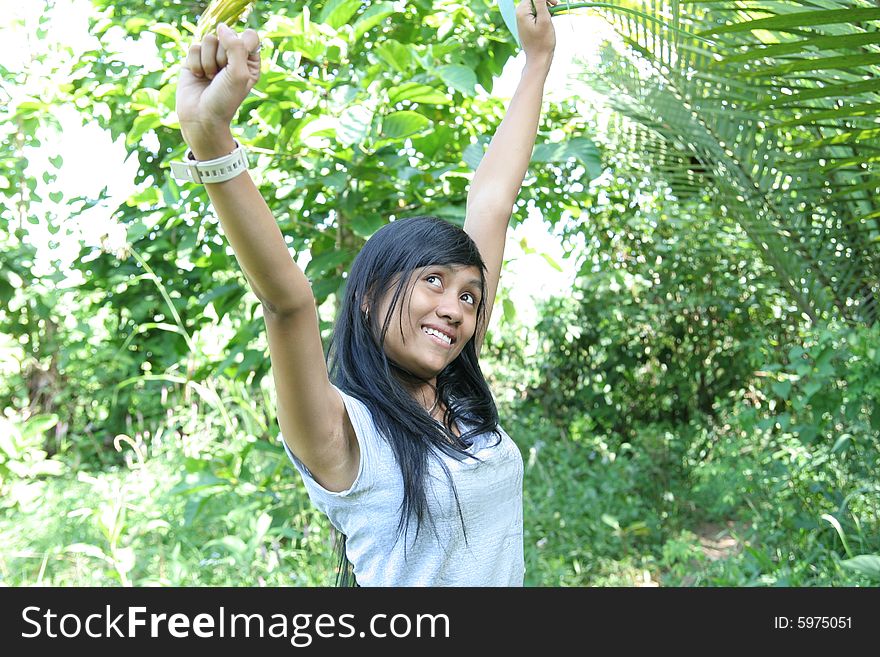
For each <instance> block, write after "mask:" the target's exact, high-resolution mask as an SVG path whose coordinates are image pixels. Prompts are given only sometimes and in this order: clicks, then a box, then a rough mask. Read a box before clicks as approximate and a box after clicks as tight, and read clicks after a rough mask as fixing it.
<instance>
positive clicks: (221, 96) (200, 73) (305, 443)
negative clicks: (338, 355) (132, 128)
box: [177, 25, 359, 490]
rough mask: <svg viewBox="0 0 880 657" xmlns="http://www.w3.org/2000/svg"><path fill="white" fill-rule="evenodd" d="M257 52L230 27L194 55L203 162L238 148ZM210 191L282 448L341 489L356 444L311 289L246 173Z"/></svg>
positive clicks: (254, 38) (184, 92)
mask: <svg viewBox="0 0 880 657" xmlns="http://www.w3.org/2000/svg"><path fill="white" fill-rule="evenodd" d="M218 37H219V38H218ZM258 47H259V37H258V35H257V33H256V32H255V31H254V30H245V32H244V33H243V34H242V35H241V36H239V35H237V34H236V33H235V32H234V31H233V30H231V29H230V28H228V27H226V26H225V25H224V26H221V27H220V28H219V29H218V35H217V36H214V35H209V36H207V37H205V39H204V40H203V41H202V42H201V44H194V45H193V46H192V47H191V48H190V50H189V53H188V55H187V58H186V63H185V64H184V67H183V70H182V71H181V75H180V81H179V83H178V88H177V114H178V118H179V120H180V128H181V132H182V133H183V137H184V140H185V141H186V142H187V144H188V145H189V147H190V148H191V149H192V152H193V155H194V156H195V158H196V159H197V160H210V159H214V158H217V157H221V156H223V155H227V154H228V153H230V152H232V150H233V149H234V148H235V143H234V141H233V138H232V131H231V129H230V123H231V122H232V119H233V117H234V116H235V113H236V112H237V111H238V108H239V106H240V105H241V103H242V102H243V101H244V99H245V98H246V97H247V95H248V93H250V90H251V89H252V88H253V86H254V85H255V84H256V83H257V80H258V79H259V77H260V56H259V49H258ZM205 186H206V189H207V192H208V196H209V197H210V199H211V203H212V205H213V206H214V209H215V211H216V212H217V216H218V217H219V218H220V225H221V226H222V227H223V231H224V233H225V234H226V238H227V239H228V240H229V244H230V245H231V246H232V249H233V251H234V252H235V257H236V259H237V260H238V263H239V265H240V266H241V268H242V270H243V271H244V273H245V276H246V277H247V279H248V281H249V283H250V285H251V287H252V288H253V290H254V293H255V294H256V295H257V297H258V298H259V299H260V302H261V303H262V305H263V316H264V319H265V323H266V331H267V335H268V338H269V354H270V357H271V360H272V374H273V376H274V377H275V388H276V392H277V398H278V422H279V424H280V426H281V432H282V434H283V436H284V440H285V442H287V444H288V446H289V447H290V449H291V450H292V451H293V453H294V454H296V455H297V457H298V458H300V460H302V461H303V462H304V463H305V464H306V466H307V467H308V468H309V470H311V471H312V473H313V474H314V475H315V478H316V479H317V480H318V481H319V483H321V484H323V485H324V486H326V487H328V488H330V489H337V490H342V489H343V488H346V487H347V484H350V483H351V481H353V480H354V475H353V473H355V472H356V471H357V465H358V456H359V455H358V453H357V441H356V440H354V439H353V432H352V431H351V429H350V425H349V424H348V423H347V420H346V412H345V407H344V405H343V402H342V398H341V397H340V396H339V394H338V393H337V392H336V390H335V389H334V388H333V387H332V386H331V385H330V378H329V375H328V373H327V365H326V363H325V362H324V354H323V349H322V345H321V337H320V332H319V329H318V319H317V314H316V311H315V300H314V296H313V295H312V290H311V286H310V285H309V281H308V279H307V278H306V276H305V274H304V273H303V272H302V271H301V270H300V268H299V267H298V266H297V265H296V263H295V262H294V261H293V259H292V258H291V257H290V254H289V252H288V250H287V245H286V244H285V242H284V237H283V236H282V234H281V230H280V229H279V228H278V224H277V223H276V222H275V218H274V217H273V216H272V213H271V211H270V210H269V207H268V206H267V205H266V202H265V201H264V200H263V197H262V196H261V195H260V192H259V190H258V189H257V187H256V185H254V182H253V180H251V177H250V176H249V175H248V173H247V171H244V172H243V173H241V174H239V175H238V176H236V177H234V178H232V179H230V180H227V181H224V182H219V183H208V184H206V185H205ZM349 480H350V481H349Z"/></svg>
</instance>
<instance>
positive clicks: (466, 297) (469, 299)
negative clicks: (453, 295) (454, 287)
mask: <svg viewBox="0 0 880 657" xmlns="http://www.w3.org/2000/svg"><path fill="white" fill-rule="evenodd" d="M461 298H462V299H464V302H465V303H469V304H471V305H472V306H473V305H475V304H476V303H477V300H476V299H475V298H474V295H473V294H470V293H468V294H463V295H461Z"/></svg>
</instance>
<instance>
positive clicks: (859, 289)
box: [592, 0, 880, 324]
mask: <svg viewBox="0 0 880 657" xmlns="http://www.w3.org/2000/svg"><path fill="white" fill-rule="evenodd" d="M600 5H601V6H600ZM593 10H594V11H599V12H601V13H602V14H603V15H605V16H606V17H607V19H608V21H609V22H610V23H611V24H612V25H613V26H614V29H615V30H616V32H617V34H618V35H619V36H620V44H619V47H616V48H614V47H610V46H609V47H608V48H606V50H605V53H604V58H603V64H604V65H603V67H602V72H601V74H600V75H597V76H594V77H592V80H593V81H594V82H593V84H594V85H595V86H597V87H599V88H600V89H602V90H604V91H606V92H607V93H606V96H607V98H608V100H609V103H611V105H612V106H613V107H614V108H615V109H617V110H618V111H619V112H620V113H621V114H623V115H624V116H625V117H627V119H628V121H626V120H622V119H618V120H617V132H618V133H619V134H620V139H621V141H620V144H621V147H622V148H626V149H627V151H628V152H630V153H638V155H636V159H637V160H638V159H639V158H641V161H642V164H643V166H644V167H647V168H648V169H650V170H652V171H653V172H654V173H655V174H657V173H659V174H661V175H663V176H665V177H667V178H669V179H670V182H672V183H673V185H675V184H678V187H677V188H676V191H677V192H679V193H683V194H688V193H692V194H698V195H704V194H705V195H707V196H708V197H709V198H710V199H711V200H712V203H713V206H714V209H715V210H716V211H718V212H720V213H722V214H723V215H726V216H730V217H733V218H734V219H735V220H736V221H737V222H739V224H740V225H741V226H742V228H743V229H744V230H745V232H746V233H747V234H748V235H749V237H750V238H751V240H752V241H753V242H754V244H755V245H756V246H757V247H758V248H759V249H760V251H761V253H762V256H763V258H764V259H765V260H766V262H767V263H769V264H770V265H771V266H772V267H773V269H774V270H775V271H776V274H777V277H778V279H779V281H780V283H781V285H782V286H783V287H784V288H785V289H786V291H787V293H788V294H789V295H790V297H791V298H792V299H793V301H795V302H796V303H797V305H798V307H799V309H800V311H801V312H802V313H803V314H804V315H805V316H806V317H808V318H810V319H811V320H818V319H821V318H830V317H840V318H843V319H845V320H849V321H860V322H866V323H869V324H870V323H873V322H875V321H876V320H877V318H878V312H880V309H878V306H877V299H876V297H877V294H878V292H880V204H878V201H877V199H878V198H880V194H878V192H880V172H878V164H877V163H878V161H880V155H878V148H880V129H878V128H877V127H876V122H875V116H876V113H877V110H878V109H880V102H878V93H880V78H878V76H877V73H878V70H880V69H878V63H880V50H878V44H880V31H878V29H877V21H880V8H877V7H876V4H875V3H873V2H870V1H868V0H749V1H743V0H707V1H705V2H679V1H678V0H664V1H662V2H656V1H654V0H650V1H648V0H619V1H617V2H614V3H595V7H594V9H593ZM694 228H699V226H694Z"/></svg>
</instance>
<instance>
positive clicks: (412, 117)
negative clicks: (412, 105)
mask: <svg viewBox="0 0 880 657" xmlns="http://www.w3.org/2000/svg"><path fill="white" fill-rule="evenodd" d="M431 125H432V123H431V120H430V119H428V118H427V117H425V116H423V115H422V114H419V113H418V112H413V111H411V110H403V111H401V112H392V113H391V114H389V115H388V116H386V117H385V120H384V121H383V122H382V134H383V136H385V137H389V138H391V139H403V138H404V137H409V136H410V135H415V134H418V133H420V132H424V131H425V130H427V129H428V128H430V127H431Z"/></svg>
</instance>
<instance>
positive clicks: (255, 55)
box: [185, 25, 260, 80]
mask: <svg viewBox="0 0 880 657" xmlns="http://www.w3.org/2000/svg"><path fill="white" fill-rule="evenodd" d="M233 53H234V54H233ZM233 60H241V61H240V62H239V64H238V66H239V67H241V68H242V70H243V71H245V70H246V68H245V67H246V66H247V65H248V64H252V65H254V66H256V67H257V68H258V67H259V62H260V37H259V35H258V34H257V32H256V31H255V30H252V29H247V30H245V31H244V32H243V33H242V34H241V36H239V35H238V34H236V33H235V31H234V30H232V29H231V28H229V27H227V26H225V25H224V26H223V27H222V28H218V31H217V34H209V35H207V36H205V38H204V39H202V41H201V43H194V44H192V45H191V46H190V48H189V51H188V52H187V54H186V62H185V66H186V68H188V69H189V70H190V72H192V74H193V75H194V76H196V77H198V78H208V79H209V80H213V79H214V78H215V77H216V76H217V74H218V73H219V72H220V71H222V70H223V69H224V68H226V67H227V66H230V64H231V63H233Z"/></svg>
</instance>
